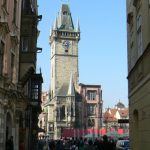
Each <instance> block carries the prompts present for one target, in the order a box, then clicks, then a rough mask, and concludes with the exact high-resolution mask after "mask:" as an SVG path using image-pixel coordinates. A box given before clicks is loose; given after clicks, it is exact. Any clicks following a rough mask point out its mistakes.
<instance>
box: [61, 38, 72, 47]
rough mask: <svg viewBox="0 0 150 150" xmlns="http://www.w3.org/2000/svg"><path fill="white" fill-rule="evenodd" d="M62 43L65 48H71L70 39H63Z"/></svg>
mask: <svg viewBox="0 0 150 150" xmlns="http://www.w3.org/2000/svg"><path fill="white" fill-rule="evenodd" d="M62 45H63V47H64V48H65V49H69V47H70V45H71V43H70V42H69V41H68V40H66V41H63V43H62Z"/></svg>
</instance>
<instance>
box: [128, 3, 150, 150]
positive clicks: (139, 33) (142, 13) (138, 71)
mask: <svg viewBox="0 0 150 150" xmlns="http://www.w3.org/2000/svg"><path fill="white" fill-rule="evenodd" d="M126 2H127V48H128V97H129V118H130V120H129V122H130V141H131V149H132V150H141V149H143V150H149V148H150V128H149V125H150V62H149V61H150V1H149V0H127V1H126Z"/></svg>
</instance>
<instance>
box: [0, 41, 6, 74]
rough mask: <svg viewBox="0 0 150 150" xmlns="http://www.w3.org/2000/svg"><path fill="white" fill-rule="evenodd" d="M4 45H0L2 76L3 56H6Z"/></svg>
mask: <svg viewBox="0 0 150 150" xmlns="http://www.w3.org/2000/svg"><path fill="white" fill-rule="evenodd" d="M4 47H5V45H4V43H3V42H2V41H1V43H0V75H2V71H3V57H4V56H3V55H4Z"/></svg>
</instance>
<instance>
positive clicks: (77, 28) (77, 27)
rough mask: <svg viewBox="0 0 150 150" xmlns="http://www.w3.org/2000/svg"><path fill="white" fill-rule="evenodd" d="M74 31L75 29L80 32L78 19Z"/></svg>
mask: <svg viewBox="0 0 150 150" xmlns="http://www.w3.org/2000/svg"><path fill="white" fill-rule="evenodd" d="M76 31H77V32H80V24H79V19H78V20H77V26H76Z"/></svg>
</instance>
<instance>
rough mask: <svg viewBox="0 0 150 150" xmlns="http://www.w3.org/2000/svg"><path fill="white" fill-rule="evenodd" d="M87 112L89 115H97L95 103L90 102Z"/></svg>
mask: <svg viewBox="0 0 150 150" xmlns="http://www.w3.org/2000/svg"><path fill="white" fill-rule="evenodd" d="M87 114H88V115H95V114H96V112H95V105H93V104H88V106H87Z"/></svg>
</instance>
